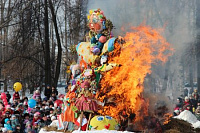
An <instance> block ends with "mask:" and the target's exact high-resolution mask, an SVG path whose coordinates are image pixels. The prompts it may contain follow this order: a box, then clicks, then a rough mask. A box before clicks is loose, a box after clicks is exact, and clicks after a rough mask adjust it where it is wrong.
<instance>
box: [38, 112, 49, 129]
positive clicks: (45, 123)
mask: <svg viewBox="0 0 200 133" xmlns="http://www.w3.org/2000/svg"><path fill="white" fill-rule="evenodd" d="M50 124H51V121H50V120H48V119H47V114H42V119H41V121H40V122H39V123H38V126H39V130H40V129H41V128H43V127H45V126H48V125H50Z"/></svg>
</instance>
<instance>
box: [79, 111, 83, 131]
mask: <svg viewBox="0 0 200 133" xmlns="http://www.w3.org/2000/svg"><path fill="white" fill-rule="evenodd" d="M82 121H83V111H81V115H80V125H79V127H80V130H81V126H82Z"/></svg>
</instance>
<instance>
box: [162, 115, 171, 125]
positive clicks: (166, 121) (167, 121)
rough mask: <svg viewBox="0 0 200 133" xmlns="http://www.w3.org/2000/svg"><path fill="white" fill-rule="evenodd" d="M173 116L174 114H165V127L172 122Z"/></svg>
mask: <svg viewBox="0 0 200 133" xmlns="http://www.w3.org/2000/svg"><path fill="white" fill-rule="evenodd" d="M172 116H173V115H172V114H169V113H167V114H165V115H164V122H163V125H165V124H167V123H169V122H170V118H171V117H172Z"/></svg>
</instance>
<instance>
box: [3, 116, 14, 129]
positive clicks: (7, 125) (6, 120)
mask: <svg viewBox="0 0 200 133" xmlns="http://www.w3.org/2000/svg"><path fill="white" fill-rule="evenodd" d="M4 127H5V128H6V129H7V131H8V130H11V131H13V128H12V126H11V124H10V119H9V118H6V119H5V124H4Z"/></svg>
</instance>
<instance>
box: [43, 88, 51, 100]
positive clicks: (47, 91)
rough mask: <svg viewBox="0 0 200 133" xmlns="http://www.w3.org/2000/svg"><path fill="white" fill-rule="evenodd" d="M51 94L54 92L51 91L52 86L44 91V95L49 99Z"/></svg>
mask: <svg viewBox="0 0 200 133" xmlns="http://www.w3.org/2000/svg"><path fill="white" fill-rule="evenodd" d="M51 92H52V90H51V88H50V86H49V85H47V88H45V91H44V95H45V96H46V97H47V99H49V98H50V96H51Z"/></svg>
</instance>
